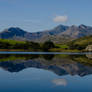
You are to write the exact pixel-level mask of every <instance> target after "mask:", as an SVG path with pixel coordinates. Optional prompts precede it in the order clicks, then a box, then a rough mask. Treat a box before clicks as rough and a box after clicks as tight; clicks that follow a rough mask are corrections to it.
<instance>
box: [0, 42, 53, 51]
mask: <svg viewBox="0 0 92 92" xmlns="http://www.w3.org/2000/svg"><path fill="white" fill-rule="evenodd" d="M54 47H55V45H54V43H53V42H51V41H46V42H44V43H43V44H40V43H37V42H32V41H26V42H16V43H15V44H14V43H11V42H0V49H23V50H35V51H37V50H44V51H48V50H49V49H51V48H54Z"/></svg>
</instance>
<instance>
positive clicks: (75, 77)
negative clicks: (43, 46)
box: [0, 52, 92, 92]
mask: <svg viewBox="0 0 92 92" xmlns="http://www.w3.org/2000/svg"><path fill="white" fill-rule="evenodd" d="M6 53H7V54H6ZM0 92H92V53H57V52H55V53H47V52H45V53H43V52H39V53H34V52H32V53H29V52H28V53H27V52H26V53H23V52H17V53H16V52H13V53H11V52H0Z"/></svg>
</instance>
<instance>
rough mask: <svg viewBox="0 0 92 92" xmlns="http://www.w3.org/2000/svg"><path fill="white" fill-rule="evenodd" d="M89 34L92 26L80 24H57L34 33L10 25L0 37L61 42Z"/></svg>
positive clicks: (91, 32) (91, 31)
mask: <svg viewBox="0 0 92 92" xmlns="http://www.w3.org/2000/svg"><path fill="white" fill-rule="evenodd" d="M89 35H92V27H91V26H86V25H83V24H81V25H79V26H75V25H72V26H64V25H59V26H57V27H55V28H53V29H51V30H45V31H42V32H34V33H30V32H27V31H24V30H22V29H20V28H17V27H11V28H9V29H5V30H4V31H2V32H1V33H0V38H2V39H12V40H30V41H37V42H44V41H46V40H52V41H54V42H56V43H61V42H68V41H71V40H74V39H77V38H80V37H84V36H89Z"/></svg>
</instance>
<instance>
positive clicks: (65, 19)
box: [53, 16, 68, 23]
mask: <svg viewBox="0 0 92 92" xmlns="http://www.w3.org/2000/svg"><path fill="white" fill-rule="evenodd" d="M67 20H68V16H56V17H55V18H53V21H54V22H62V23H63V22H66V21H67Z"/></svg>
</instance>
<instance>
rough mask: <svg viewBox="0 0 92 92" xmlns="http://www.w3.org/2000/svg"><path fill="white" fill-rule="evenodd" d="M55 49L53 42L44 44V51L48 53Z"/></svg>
mask: <svg viewBox="0 0 92 92" xmlns="http://www.w3.org/2000/svg"><path fill="white" fill-rule="evenodd" d="M54 47H55V45H54V43H53V42H52V41H46V42H44V44H43V46H42V48H43V50H45V51H48V50H49V49H51V48H54Z"/></svg>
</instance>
